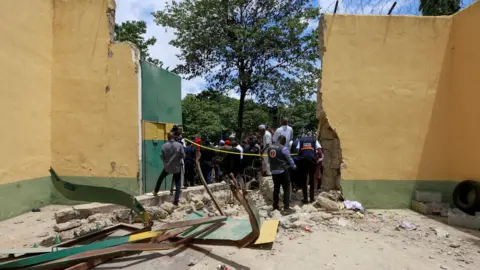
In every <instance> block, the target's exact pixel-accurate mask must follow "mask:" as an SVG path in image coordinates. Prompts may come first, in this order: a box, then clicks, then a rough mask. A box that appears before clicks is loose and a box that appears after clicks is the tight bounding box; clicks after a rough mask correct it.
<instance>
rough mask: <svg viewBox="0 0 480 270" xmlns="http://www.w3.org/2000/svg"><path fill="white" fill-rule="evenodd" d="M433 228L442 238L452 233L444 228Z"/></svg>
mask: <svg viewBox="0 0 480 270" xmlns="http://www.w3.org/2000/svg"><path fill="white" fill-rule="evenodd" d="M430 229H431V230H433V231H435V234H436V235H437V236H438V237H441V238H448V237H449V236H450V233H449V232H447V231H446V230H444V229H442V228H430Z"/></svg>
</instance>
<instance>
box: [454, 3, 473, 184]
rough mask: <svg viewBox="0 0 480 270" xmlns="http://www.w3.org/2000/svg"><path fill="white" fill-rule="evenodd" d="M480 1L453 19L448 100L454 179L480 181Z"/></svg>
mask: <svg viewBox="0 0 480 270" xmlns="http://www.w3.org/2000/svg"><path fill="white" fill-rule="evenodd" d="M479 27H480V2H476V3H475V4H473V5H471V6H470V7H468V8H466V9H464V10H462V11H460V12H459V13H457V14H455V15H454V16H453V26H452V46H451V48H450V52H451V54H452V67H451V68H452V76H451V78H452V79H451V80H452V84H451V89H450V91H451V93H453V94H452V95H451V97H450V99H449V101H450V104H449V105H450V106H449V109H448V111H449V113H450V119H449V120H450V121H449V122H450V123H451V124H450V125H449V128H448V130H449V132H450V133H451V139H450V141H449V144H450V145H451V146H450V147H451V148H452V149H453V150H452V154H451V156H450V157H449V162H448V164H446V166H450V167H452V169H453V170H454V172H453V174H452V178H454V180H466V179H476V180H479V179H480V166H479V164H480V156H479V151H480V140H479V136H478V134H480V106H479V105H478V104H479V100H480V28H479Z"/></svg>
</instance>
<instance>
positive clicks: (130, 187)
mask: <svg viewBox="0 0 480 270" xmlns="http://www.w3.org/2000/svg"><path fill="white" fill-rule="evenodd" d="M49 180H50V179H49ZM62 180H65V181H67V182H69V183H72V184H80V185H86V186H93V187H105V188H110V189H116V190H120V191H123V192H125V193H128V194H130V195H138V194H140V190H139V183H138V179H137V178H133V177H93V176H62ZM49 185H50V189H51V194H50V199H51V203H52V204H60V205H75V204H83V203H88V202H89V201H86V200H81V201H76V200H71V199H69V198H67V197H65V196H64V195H63V194H62V193H61V192H59V191H58V190H57V188H55V186H54V185H53V183H52V181H49Z"/></svg>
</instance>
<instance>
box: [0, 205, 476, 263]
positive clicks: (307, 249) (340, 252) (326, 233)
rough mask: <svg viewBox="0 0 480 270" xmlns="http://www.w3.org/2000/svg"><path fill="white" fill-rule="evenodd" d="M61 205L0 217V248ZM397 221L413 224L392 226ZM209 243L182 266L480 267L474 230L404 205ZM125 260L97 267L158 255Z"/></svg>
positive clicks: (29, 235) (47, 228) (35, 238)
mask: <svg viewBox="0 0 480 270" xmlns="http://www.w3.org/2000/svg"><path fill="white" fill-rule="evenodd" d="M62 207H63V206H48V207H44V208H42V212H39V213H26V214H24V215H21V216H18V217H15V218H12V219H9V220H6V221H3V222H0V237H1V238H0V239H1V240H2V241H0V245H1V246H0V247H1V248H12V247H27V246H28V247H30V246H32V245H33V244H34V243H38V242H39V239H40V238H41V237H39V236H40V235H44V234H45V233H49V234H52V229H51V228H52V226H53V224H54V223H55V221H54V219H53V213H54V211H55V210H57V209H59V208H62ZM340 220H341V222H340ZM401 221H407V222H409V223H413V224H415V225H416V226H417V229H416V230H411V231H407V230H404V229H396V227H397V225H399V224H400V222H401ZM436 228H441V229H443V230H445V231H446V232H448V233H449V234H450V235H449V237H447V238H446V237H441V236H437V235H436V233H435V231H434V229H436ZM42 237H44V236H42ZM210 248H211V249H212V250H211V251H206V252H205V253H207V255H206V256H204V257H203V258H202V259H201V260H200V261H195V262H194V263H189V264H194V265H193V266H185V269H192V270H193V269H195V270H207V269H208V270H212V269H216V267H217V266H218V265H221V264H225V265H228V266H229V268H230V269H261V270H267V269H294V270H304V269H305V270H306V269H342V270H343V269H366V270H367V269H368V270H370V269H421V270H427V269H480V232H478V231H471V230H465V229H460V228H454V227H450V226H448V225H446V224H445V223H444V222H442V221H441V220H440V221H438V220H435V219H432V218H429V217H425V216H422V215H419V214H417V213H415V212H412V211H410V210H388V211H380V210H378V211H370V214H368V215H367V217H366V218H365V219H344V218H340V219H337V218H334V219H332V220H330V221H328V222H327V221H325V222H322V223H318V224H312V232H305V231H304V229H303V228H298V229H283V228H281V229H280V230H279V233H278V237H277V240H276V241H275V243H274V244H273V246H272V247H271V249H268V248H267V247H264V248H263V249H250V248H245V249H238V248H234V247H218V246H216V247H210ZM143 255H145V253H144V254H143ZM137 256H138V255H137ZM130 260H135V256H132V257H129V258H124V260H123V261H122V262H121V263H120V264H119V263H118V262H117V263H116V264H114V265H115V266H114V268H111V267H110V268H109V264H104V265H102V267H101V268H102V269H105V267H107V268H109V269H118V268H122V269H158V268H159V267H161V266H162V260H161V259H160V258H155V257H153V259H152V260H153V261H152V260H149V261H140V262H138V263H130V262H129V261H130ZM111 266H113V265H111Z"/></svg>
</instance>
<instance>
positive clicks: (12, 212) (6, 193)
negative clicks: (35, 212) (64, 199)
mask: <svg viewBox="0 0 480 270" xmlns="http://www.w3.org/2000/svg"><path fill="white" fill-rule="evenodd" d="M50 185H51V180H50V176H46V177H40V178H35V179H30V180H24V181H18V182H15V183H8V184H3V185H0V220H5V219H9V218H11V217H14V216H18V215H20V214H22V213H25V212H28V211H31V210H32V208H39V207H43V206H46V205H49V204H50Z"/></svg>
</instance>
